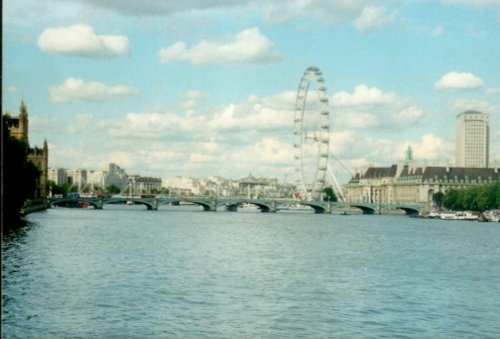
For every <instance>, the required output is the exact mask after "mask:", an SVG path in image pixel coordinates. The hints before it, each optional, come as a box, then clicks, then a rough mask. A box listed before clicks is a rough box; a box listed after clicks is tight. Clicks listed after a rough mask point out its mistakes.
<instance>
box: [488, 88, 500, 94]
mask: <svg viewBox="0 0 500 339" xmlns="http://www.w3.org/2000/svg"><path fill="white" fill-rule="evenodd" d="M499 93H500V88H488V89H487V90H486V94H488V95H495V94H499Z"/></svg>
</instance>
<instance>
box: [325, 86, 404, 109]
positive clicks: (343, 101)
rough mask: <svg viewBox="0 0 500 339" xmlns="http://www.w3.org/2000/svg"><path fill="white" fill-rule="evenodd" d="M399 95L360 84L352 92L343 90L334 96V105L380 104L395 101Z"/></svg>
mask: <svg viewBox="0 0 500 339" xmlns="http://www.w3.org/2000/svg"><path fill="white" fill-rule="evenodd" d="M396 99H397V96H396V95H395V94H394V93H384V92H382V90H380V89H378V88H376V87H371V88H370V87H368V86H366V85H363V84H362V85H358V86H356V87H355V88H354V91H353V92H352V94H351V93H348V92H345V91H341V92H339V93H336V94H335V95H334V96H333V98H332V104H333V105H334V106H358V105H378V104H389V103H392V102H394V101H395V100H396Z"/></svg>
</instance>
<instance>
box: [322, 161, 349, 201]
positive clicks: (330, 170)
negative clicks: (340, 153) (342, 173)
mask: <svg viewBox="0 0 500 339" xmlns="http://www.w3.org/2000/svg"><path fill="white" fill-rule="evenodd" d="M326 167H327V169H328V174H330V176H331V177H332V180H333V183H334V185H335V190H336V191H337V193H338V194H339V198H340V200H341V201H345V197H344V193H343V192H342V188H340V185H339V182H338V181H337V178H336V177H335V174H333V171H332V169H331V167H330V165H326Z"/></svg>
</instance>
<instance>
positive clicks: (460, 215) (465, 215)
mask: <svg viewBox="0 0 500 339" xmlns="http://www.w3.org/2000/svg"><path fill="white" fill-rule="evenodd" d="M439 217H440V219H443V220H477V219H478V218H479V215H477V214H474V213H472V212H469V211H460V212H455V213H441V214H440V216H439Z"/></svg>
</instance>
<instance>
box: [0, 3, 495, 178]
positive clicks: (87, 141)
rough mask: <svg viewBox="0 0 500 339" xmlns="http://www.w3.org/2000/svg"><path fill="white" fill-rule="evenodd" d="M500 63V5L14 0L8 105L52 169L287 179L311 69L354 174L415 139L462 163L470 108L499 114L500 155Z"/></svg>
mask: <svg viewBox="0 0 500 339" xmlns="http://www.w3.org/2000/svg"><path fill="white" fill-rule="evenodd" d="M499 60H500V1H498V0H435V1H412V0H402V1H387V0H372V1H367V0H356V1H346V0H281V1H280V0H278V1H264V0H244V1H230V0H213V1H207V0H190V1H183V2H179V1H158V0H145V1H140V2H137V1H133V0H121V1H118V0H87V1H82V0H47V1H43V2H40V1H34V0H6V1H4V2H3V65H2V67H3V70H2V73H3V78H2V82H3V87H2V91H3V93H2V101H3V102H2V105H3V110H4V111H10V112H12V113H17V112H18V108H19V105H20V102H21V100H24V102H25V103H26V105H27V107H28V111H29V114H30V135H29V137H30V141H31V144H33V145H41V143H42V142H43V140H44V139H47V141H48V143H49V148H50V157H49V166H50V167H65V168H86V169H95V170H99V169H103V168H104V167H105V166H106V164H108V163H109V162H115V163H117V164H118V165H120V166H121V167H123V168H125V169H126V170H127V172H128V173H139V174H142V175H151V176H157V177H162V178H166V177H169V176H175V175H183V176H193V177H207V176H211V175H219V176H223V177H226V178H235V179H236V178H241V177H244V176H246V175H248V173H249V172H251V173H252V174H254V175H259V176H272V177H278V178H279V179H280V180H282V179H283V178H284V176H285V175H287V173H290V171H291V169H292V168H293V164H294V163H293V161H294V160H293V133H292V132H293V114H294V105H295V95H296V90H297V87H298V84H299V81H300V79H301V77H302V74H303V72H304V70H305V69H306V68H307V67H308V66H310V65H315V66H317V67H319V68H320V69H321V71H322V72H323V76H324V78H325V80H326V85H327V87H328V95H329V106H330V126H331V127H330V130H331V132H330V142H331V143H330V151H331V153H332V154H333V155H334V156H335V158H337V159H339V160H340V161H341V162H342V163H343V164H344V166H345V167H347V168H349V169H350V170H351V171H355V170H356V169H360V168H362V167H364V166H367V165H369V164H376V165H382V166H388V165H390V164H393V163H396V162H397V161H399V160H402V159H403V158H404V152H405V150H406V148H407V147H408V146H409V145H411V146H412V148H413V151H414V157H415V159H416V160H418V161H422V162H423V161H427V163H428V164H441V165H444V164H453V162H454V159H455V154H454V153H455V146H454V143H455V117H456V115H457V114H458V113H461V112H463V111H465V110H469V109H474V110H479V111H483V112H487V113H489V114H490V126H491V140H490V144H491V145H490V147H491V151H490V158H491V162H494V161H497V162H499V163H498V164H497V166H498V165H500V61H499ZM313 97H314V96H313ZM307 108H308V112H306V114H307V115H308V116H311V117H314V116H315V115H317V112H315V110H314V104H313V103H312V100H311V103H310V104H308V106H307ZM311 119H312V118H311ZM331 165H332V167H334V168H335V172H336V173H338V176H340V177H342V176H343V175H345V174H346V173H345V171H343V170H342V169H340V166H339V165H338V164H337V163H336V162H335V161H331ZM342 172H344V173H343V174H342Z"/></svg>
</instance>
